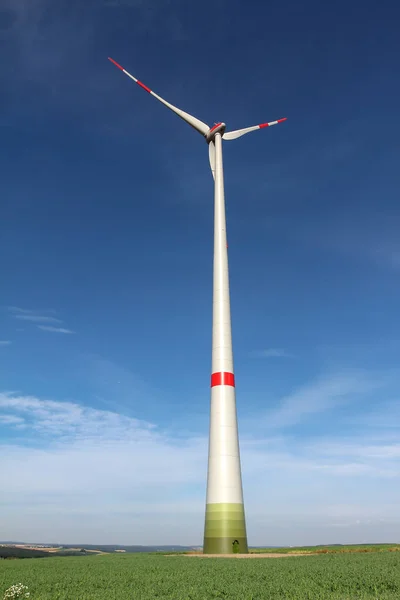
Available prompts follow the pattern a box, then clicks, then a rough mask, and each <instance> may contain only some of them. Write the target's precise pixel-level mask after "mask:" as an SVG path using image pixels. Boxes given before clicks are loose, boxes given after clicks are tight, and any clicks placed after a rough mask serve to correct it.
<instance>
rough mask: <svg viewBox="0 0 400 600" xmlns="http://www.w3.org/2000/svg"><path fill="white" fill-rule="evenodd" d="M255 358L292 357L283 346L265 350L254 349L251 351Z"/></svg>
mask: <svg viewBox="0 0 400 600" xmlns="http://www.w3.org/2000/svg"><path fill="white" fill-rule="evenodd" d="M252 356H254V357H255V358H294V355H293V354H290V353H289V352H287V351H286V350H284V349H283V348H267V349H266V350H256V351H255V352H253V353H252Z"/></svg>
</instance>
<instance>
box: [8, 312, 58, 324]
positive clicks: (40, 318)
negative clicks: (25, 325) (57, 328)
mask: <svg viewBox="0 0 400 600" xmlns="http://www.w3.org/2000/svg"><path fill="white" fill-rule="evenodd" d="M15 318H16V319H21V320H22V321H32V322H33V323H62V321H60V319H56V318H55V317H47V316H45V315H34V314H32V315H15Z"/></svg>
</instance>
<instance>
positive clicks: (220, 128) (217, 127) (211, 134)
mask: <svg viewBox="0 0 400 600" xmlns="http://www.w3.org/2000/svg"><path fill="white" fill-rule="evenodd" d="M225 129H226V125H225V123H215V124H214V126H213V127H211V129H210V130H209V131H208V132H207V133H206V135H205V138H206V140H207V143H208V144H209V143H210V142H212V141H213V139H214V138H215V136H216V134H217V133H220V134H221V135H223V134H224V132H225Z"/></svg>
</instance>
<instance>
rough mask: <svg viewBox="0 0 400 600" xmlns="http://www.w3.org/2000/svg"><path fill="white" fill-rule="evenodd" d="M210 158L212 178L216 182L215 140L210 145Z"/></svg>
mask: <svg viewBox="0 0 400 600" xmlns="http://www.w3.org/2000/svg"><path fill="white" fill-rule="evenodd" d="M208 157H209V159H210V167H211V173H212V176H213V178H214V181H215V144H214V140H212V141H211V142H210V143H209V144H208Z"/></svg>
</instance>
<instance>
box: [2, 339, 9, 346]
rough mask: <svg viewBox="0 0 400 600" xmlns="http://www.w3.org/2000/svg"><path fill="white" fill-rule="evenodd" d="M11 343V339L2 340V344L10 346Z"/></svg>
mask: <svg viewBox="0 0 400 600" xmlns="http://www.w3.org/2000/svg"><path fill="white" fill-rule="evenodd" d="M10 344H11V342H10V340H0V346H9V345H10Z"/></svg>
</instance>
